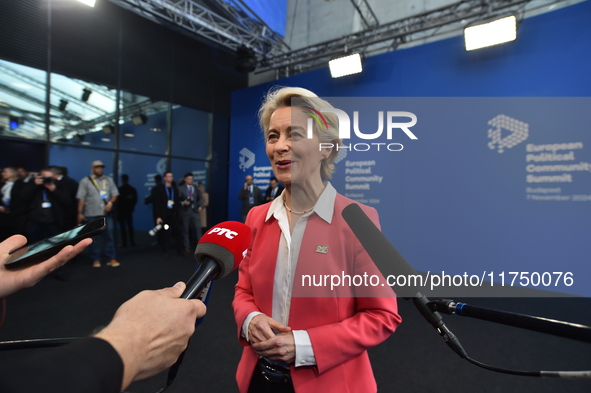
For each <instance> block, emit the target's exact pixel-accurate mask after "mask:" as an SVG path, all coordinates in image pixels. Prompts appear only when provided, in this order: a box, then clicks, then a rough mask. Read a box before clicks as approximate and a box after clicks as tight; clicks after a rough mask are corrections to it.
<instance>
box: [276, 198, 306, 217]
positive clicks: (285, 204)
mask: <svg viewBox="0 0 591 393" xmlns="http://www.w3.org/2000/svg"><path fill="white" fill-rule="evenodd" d="M283 206H285V208H286V209H287V210H288V211H289V212H290V213H292V214H306V213H310V212H311V211H312V209H314V206H312V207H311V208H309V209H308V210H304V211H303V212H296V211H293V210H291V209H290V208H289V207H287V203H285V198H283Z"/></svg>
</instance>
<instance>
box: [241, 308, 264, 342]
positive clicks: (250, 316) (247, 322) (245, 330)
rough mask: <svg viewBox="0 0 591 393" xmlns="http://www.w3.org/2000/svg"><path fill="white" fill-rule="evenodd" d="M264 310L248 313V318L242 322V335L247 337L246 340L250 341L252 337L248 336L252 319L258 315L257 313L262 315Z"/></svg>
mask: <svg viewBox="0 0 591 393" xmlns="http://www.w3.org/2000/svg"><path fill="white" fill-rule="evenodd" d="M261 314H262V312H258V311H253V312H251V313H250V314H248V315H247V316H246V318H245V319H244V322H243V323H242V337H244V339H246V341H248V342H250V338H249V337H248V325H250V321H252V319H253V318H254V317H256V316H257V315H261Z"/></svg>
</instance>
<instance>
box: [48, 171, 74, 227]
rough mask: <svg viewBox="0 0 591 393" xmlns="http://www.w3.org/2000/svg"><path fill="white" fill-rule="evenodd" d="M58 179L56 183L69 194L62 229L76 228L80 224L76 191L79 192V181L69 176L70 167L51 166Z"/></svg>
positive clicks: (54, 175)
mask: <svg viewBox="0 0 591 393" xmlns="http://www.w3.org/2000/svg"><path fill="white" fill-rule="evenodd" d="M49 169H50V170H51V172H52V173H53V177H54V178H55V180H56V184H61V185H62V186H63V188H64V189H65V190H66V193H67V195H68V204H67V206H66V210H65V212H64V220H63V227H62V230H64V231H66V230H68V229H72V228H74V227H75V226H76V225H78V221H77V218H78V204H77V203H76V193H77V192H78V182H77V181H76V180H74V179H72V178H71V177H70V176H68V168H66V167H65V166H55V165H54V166H52V167H49Z"/></svg>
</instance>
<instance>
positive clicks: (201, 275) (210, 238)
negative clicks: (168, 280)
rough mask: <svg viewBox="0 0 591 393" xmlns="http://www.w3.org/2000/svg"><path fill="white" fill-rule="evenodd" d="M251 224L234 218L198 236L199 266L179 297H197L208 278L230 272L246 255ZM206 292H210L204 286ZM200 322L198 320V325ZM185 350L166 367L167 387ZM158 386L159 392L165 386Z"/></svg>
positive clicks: (196, 256)
mask: <svg viewBox="0 0 591 393" xmlns="http://www.w3.org/2000/svg"><path fill="white" fill-rule="evenodd" d="M251 237H252V235H251V233H250V228H249V227H248V226H246V225H245V224H243V223H241V222H237V221H225V222H222V223H220V224H217V225H216V226H214V227H212V228H211V229H210V230H209V231H207V233H206V234H205V235H203V236H201V240H199V243H197V248H196V249H195V259H196V260H197V262H199V264H200V265H199V268H197V270H196V271H195V273H193V275H192V276H191V278H190V279H189V281H187V287H186V288H185V291H184V292H183V294H182V295H181V299H196V298H199V297H200V295H201V292H202V291H203V290H204V289H205V288H207V284H209V283H210V282H211V280H217V279H220V278H222V277H225V276H227V275H228V274H230V273H231V272H232V271H233V270H234V269H236V268H237V267H238V265H240V262H242V260H243V259H244V257H246V253H247V252H248V248H249V247H250V241H251ZM206 291H207V292H209V291H208V290H207V289H206ZM201 298H202V299H201V300H205V301H204V303H206V304H207V298H208V296H207V295H205V294H204V295H201ZM198 325H199V323H198V324H197V326H198ZM186 351H187V350H186V349H185V351H183V353H181V354H180V356H179V358H178V359H177V361H176V363H175V364H173V365H172V367H170V370H168V379H167V382H166V388H167V387H169V386H170V385H171V384H172V381H174V379H175V378H176V375H177V373H178V371H179V367H180V366H181V363H182V362H183V358H184V357H185V352H186ZM166 388H164V389H162V390H160V392H162V391H164V390H166Z"/></svg>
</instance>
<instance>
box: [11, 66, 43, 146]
mask: <svg viewBox="0 0 591 393" xmlns="http://www.w3.org/2000/svg"><path fill="white" fill-rule="evenodd" d="M46 82H47V73H46V72H45V71H41V70H37V69H35V68H30V67H25V66H22V65H19V64H15V63H11V62H9V61H5V60H0V135H2V136H10V137H17V138H26V139H45V94H46V88H45V86H46Z"/></svg>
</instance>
